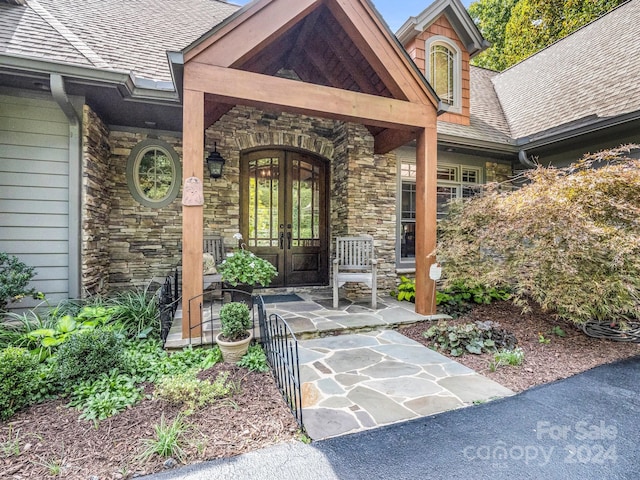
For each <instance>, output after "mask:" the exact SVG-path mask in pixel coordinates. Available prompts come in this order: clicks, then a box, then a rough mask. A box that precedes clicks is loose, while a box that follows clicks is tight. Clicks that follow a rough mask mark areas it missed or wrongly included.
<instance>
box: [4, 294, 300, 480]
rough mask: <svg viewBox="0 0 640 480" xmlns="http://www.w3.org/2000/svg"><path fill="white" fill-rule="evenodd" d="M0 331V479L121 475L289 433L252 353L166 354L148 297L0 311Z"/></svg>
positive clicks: (288, 420) (292, 427) (286, 416)
mask: <svg viewBox="0 0 640 480" xmlns="http://www.w3.org/2000/svg"><path fill="white" fill-rule="evenodd" d="M245 308H246V307H245ZM0 333H1V334H0V341H1V342H2V343H1V344H0V410H1V412H2V417H1V418H0V478H6V477H7V476H8V475H13V474H16V475H18V476H19V477H20V478H43V477H46V476H60V477H63V478H83V479H85V478H89V477H90V476H91V475H97V476H98V477H99V478H128V477H130V476H132V475H134V474H136V473H137V474H142V473H150V472H153V471H157V470H159V469H162V468H163V465H164V464H165V462H169V463H168V464H169V465H171V466H175V465H177V464H179V463H181V462H183V461H184V462H187V461H194V460H198V459H199V460H203V459H206V458H215V457H218V456H224V455H227V454H229V452H231V453H241V452H243V451H245V450H246V449H248V448H253V447H255V446H266V445H269V444H271V443H274V442H276V441H278V440H279V439H282V440H289V439H293V438H294V437H295V436H296V435H297V433H296V432H297V425H296V424H295V421H294V420H293V417H292V415H291V414H290V412H289V411H288V408H287V407H286V405H285V403H284V401H283V400H282V397H281V396H280V393H279V391H278V389H277V387H276V386H275V384H274V382H273V378H272V377H271V376H270V375H269V373H259V372H265V371H266V372H268V371H269V368H268V366H267V365H266V358H265V357H264V353H263V352H262V349H261V348H260V347H259V346H252V347H251V354H250V355H249V356H248V358H247V359H243V360H242V362H241V365H244V367H245V368H241V367H236V366H226V367H222V366H220V365H219V363H220V362H221V360H222V356H221V354H220V351H219V349H218V348H217V347H215V348H209V349H207V348H197V349H194V348H185V349H183V350H181V351H177V352H173V353H168V352H166V351H165V350H164V349H163V348H162V344H161V342H160V340H159V338H158V337H159V325H158V318H157V310H156V309H155V308H153V307H152V306H151V305H150V299H149V294H148V292H145V291H131V292H121V293H119V294H118V295H115V296H113V297H110V298H95V299H90V300H89V301H84V302H68V303H65V304H63V305H60V306H58V307H56V308H52V309H49V310H46V309H38V310H37V311H36V310H34V311H29V312H26V313H23V314H13V313H12V314H7V315H6V317H5V318H4V319H3V320H2V323H0ZM252 389H255V390H258V391H257V392H254V391H251V390H252ZM256 398H257V399H259V400H258V405H253V404H252V400H253V399H256ZM204 407H206V408H204ZM254 417H255V418H254ZM241 422H249V423H250V424H251V426H250V428H249V430H247V426H246V425H243V426H242V428H240V426H239V425H238V424H239V423H241ZM227 423H228V424H229V426H231V427H233V428H235V429H236V431H233V432H229V431H228V430H227V428H230V427H228V426H227V425H226V424H227ZM220 425H225V426H224V428H222V429H221V427H220ZM153 432H155V433H154V434H153V435H152V433H153ZM236 438H237V439H238V440H237V444H232V445H226V444H225V442H226V441H227V440H229V439H231V441H232V442H234V441H235V440H233V439H236ZM90 439H93V442H91V440H90ZM87 442H89V446H87V445H88V444H87ZM221 442H222V443H221ZM87 449H89V450H91V452H87ZM167 456H169V457H172V458H167Z"/></svg>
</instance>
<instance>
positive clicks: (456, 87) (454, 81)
mask: <svg viewBox="0 0 640 480" xmlns="http://www.w3.org/2000/svg"><path fill="white" fill-rule="evenodd" d="M425 52H426V58H425V63H426V69H425V73H426V77H427V78H428V79H429V83H430V84H431V86H432V87H433V89H434V90H435V91H436V93H437V94H438V96H439V97H440V100H442V101H443V102H444V103H446V104H447V105H449V106H450V108H449V111H452V112H460V111H462V60H461V53H460V49H459V48H458V47H457V45H455V44H454V43H453V42H452V41H451V40H450V39H448V38H447V37H443V36H436V37H431V38H429V39H427V41H426V42H425Z"/></svg>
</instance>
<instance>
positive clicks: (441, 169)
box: [397, 162, 482, 263]
mask: <svg viewBox="0 0 640 480" xmlns="http://www.w3.org/2000/svg"><path fill="white" fill-rule="evenodd" d="M400 176H401V195H400V197H401V198H400V205H401V206H400V215H399V218H398V229H397V231H398V236H399V239H398V244H399V246H400V262H401V263H403V262H407V263H411V262H413V261H414V259H415V256H416V166H415V164H412V163H405V162H403V163H402V164H401V165H400ZM437 178H438V184H437V192H436V197H437V214H438V218H442V217H444V216H445V215H446V214H447V211H448V208H449V202H450V201H451V200H454V199H456V198H468V197H472V196H474V195H475V194H476V193H477V191H478V189H479V187H480V185H481V184H482V168H480V167H473V166H469V165H448V164H441V165H438V173H437Z"/></svg>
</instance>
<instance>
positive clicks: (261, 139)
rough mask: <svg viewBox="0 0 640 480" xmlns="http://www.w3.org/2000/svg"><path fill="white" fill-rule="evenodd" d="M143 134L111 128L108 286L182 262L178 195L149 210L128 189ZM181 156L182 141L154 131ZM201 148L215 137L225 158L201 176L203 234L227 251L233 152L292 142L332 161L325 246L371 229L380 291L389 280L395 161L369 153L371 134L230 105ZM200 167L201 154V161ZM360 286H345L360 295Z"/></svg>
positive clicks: (233, 198) (236, 222)
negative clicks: (218, 171)
mask: <svg viewBox="0 0 640 480" xmlns="http://www.w3.org/2000/svg"><path fill="white" fill-rule="evenodd" d="M146 138H148V134H147V133H132V132H124V131H112V132H110V134H109V142H110V144H111V157H110V173H109V176H110V179H111V180H110V182H109V188H110V192H109V193H110V196H111V199H112V200H111V205H110V208H111V215H110V221H109V222H108V224H109V229H108V230H109V232H108V238H109V258H110V262H111V264H110V267H109V283H110V286H111V287H115V288H120V287H126V286H132V285H141V284H144V283H146V282H148V281H149V279H150V278H151V277H152V276H159V275H164V274H166V273H167V271H169V270H170V269H171V268H172V267H175V266H176V265H177V264H178V263H179V262H180V260H181V257H180V255H181V253H180V245H181V236H182V220H181V210H182V205H181V195H179V196H178V198H176V200H175V201H174V202H173V203H172V204H171V205H169V206H167V207H165V208H162V209H152V208H148V207H145V206H143V205H140V204H138V203H137V202H136V201H135V199H134V198H133V197H132V195H131V193H130V192H129V189H128V187H127V179H126V166H127V160H128V157H129V154H130V152H131V149H132V148H133V147H134V146H135V145H136V144H137V143H138V142H140V141H142V140H145V139H146ZM158 138H160V139H161V140H163V141H165V142H167V143H169V144H170V145H172V146H173V147H174V149H175V150H176V151H177V152H178V154H179V155H180V157H182V140H181V138H178V137H171V136H167V135H159V136H158ZM205 138H206V140H205V151H206V153H208V152H210V151H211V150H213V145H214V142H215V143H216V144H217V149H218V151H219V152H220V154H221V155H222V156H223V157H224V158H225V159H226V164H225V166H224V175H223V177H222V178H220V179H211V178H209V177H208V176H207V175H205V178H204V185H203V187H204V197H205V207H204V228H205V234H206V233H210V234H220V235H223V237H224V239H225V245H226V247H227V249H231V248H232V247H234V246H235V240H234V239H233V235H234V234H235V233H237V232H238V231H239V229H240V205H239V204H240V155H241V154H242V152H243V151H245V150H249V149H256V148H261V147H264V148H270V147H275V148H282V147H285V148H286V147H291V148H295V149H301V150H306V151H309V152H312V153H315V154H316V155H319V156H321V157H323V158H324V159H326V160H327V161H328V162H330V163H331V165H330V168H329V171H330V172H331V180H330V196H331V198H330V207H329V208H330V229H331V231H330V244H331V249H332V250H333V248H334V243H335V240H334V238H335V237H336V236H337V235H358V234H370V235H373V236H374V238H375V240H376V254H377V256H378V258H380V259H381V264H380V266H379V275H378V284H379V290H380V291H384V290H387V289H390V288H392V287H393V286H394V285H395V277H396V275H395V251H394V248H395V229H396V224H395V221H396V208H395V202H396V160H395V155H393V154H389V155H374V154H373V137H372V136H371V135H370V133H369V132H368V131H367V130H366V128H365V127H363V126H360V125H352V124H344V123H342V122H335V121H332V120H326V119H320V118H313V117H305V116H300V115H292V114H287V113H280V114H274V113H265V112H262V111H260V110H256V109H253V108H248V107H234V108H233V109H232V110H230V111H229V112H228V113H227V114H225V115H224V116H223V117H222V118H221V119H220V120H219V121H218V122H216V123H215V124H214V125H213V126H211V127H210V128H209V129H208V130H207V132H206V137H205ZM203 164H204V159H203ZM360 290H362V288H361V287H356V288H355V289H350V290H349V291H350V293H351V292H356V291H358V293H362V292H361V291H360Z"/></svg>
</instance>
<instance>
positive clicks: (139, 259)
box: [108, 131, 204, 288]
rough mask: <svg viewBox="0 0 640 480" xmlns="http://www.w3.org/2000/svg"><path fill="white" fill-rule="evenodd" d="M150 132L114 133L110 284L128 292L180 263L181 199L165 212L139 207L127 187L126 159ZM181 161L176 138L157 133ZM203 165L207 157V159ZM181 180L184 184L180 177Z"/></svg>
mask: <svg viewBox="0 0 640 480" xmlns="http://www.w3.org/2000/svg"><path fill="white" fill-rule="evenodd" d="M150 136H151V134H150V133H142V132H137V133H132V132H125V131H111V133H110V135H109V142H110V144H111V152H112V154H111V159H110V170H109V175H108V176H109V179H110V181H109V183H110V184H111V192H110V195H111V215H110V221H109V257H110V265H109V284H110V286H111V287H112V288H128V287H133V286H141V285H145V284H147V283H148V282H149V281H150V280H151V279H152V278H153V277H159V276H164V275H167V274H168V273H169V272H170V271H171V270H172V269H174V268H175V267H176V266H178V264H179V263H180V261H181V243H182V203H181V198H182V197H181V196H180V195H178V197H177V198H176V199H175V200H174V201H173V202H172V203H171V204H169V205H167V206H166V207H163V208H150V207H146V206H144V205H141V204H140V203H138V202H137V201H136V200H135V199H134V198H133V196H132V195H131V192H130V190H129V187H128V185H127V175H126V174H127V161H128V159H129V155H130V154H131V150H132V149H133V148H134V147H135V146H136V145H137V144H138V143H139V142H141V141H143V140H146V139H147V138H150ZM154 138H158V139H160V140H162V141H164V142H166V143H168V144H169V145H171V146H172V147H173V148H174V150H175V151H176V152H177V153H178V155H179V156H180V158H182V139H181V137H180V136H178V135H175V136H173V135H169V134H166V133H161V134H160V133H159V134H157V135H154ZM203 162H204V159H203ZM178 181H180V182H182V179H179V180H178Z"/></svg>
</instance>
